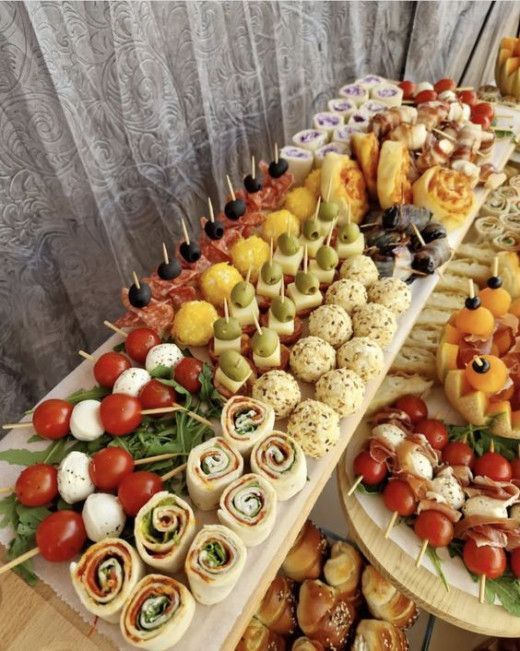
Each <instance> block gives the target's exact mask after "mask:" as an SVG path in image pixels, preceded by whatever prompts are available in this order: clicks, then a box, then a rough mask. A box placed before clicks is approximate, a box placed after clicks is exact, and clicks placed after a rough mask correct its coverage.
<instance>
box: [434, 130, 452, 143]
mask: <svg viewBox="0 0 520 651" xmlns="http://www.w3.org/2000/svg"><path fill="white" fill-rule="evenodd" d="M432 131H434V132H435V133H437V134H439V136H442V137H443V138H445V139H446V140H450V141H451V142H457V138H455V136H452V135H451V133H444V131H441V130H440V129H432Z"/></svg>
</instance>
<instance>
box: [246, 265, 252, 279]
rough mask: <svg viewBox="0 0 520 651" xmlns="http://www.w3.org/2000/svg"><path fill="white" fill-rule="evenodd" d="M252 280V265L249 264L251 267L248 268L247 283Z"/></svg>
mask: <svg viewBox="0 0 520 651" xmlns="http://www.w3.org/2000/svg"><path fill="white" fill-rule="evenodd" d="M250 280H251V265H249V268H248V270H247V274H246V283H248V282H249V281H250Z"/></svg>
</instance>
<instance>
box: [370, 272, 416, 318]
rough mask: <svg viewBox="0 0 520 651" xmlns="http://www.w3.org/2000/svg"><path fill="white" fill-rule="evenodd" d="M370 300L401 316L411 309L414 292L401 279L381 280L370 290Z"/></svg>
mask: <svg viewBox="0 0 520 651" xmlns="http://www.w3.org/2000/svg"><path fill="white" fill-rule="evenodd" d="M368 300H369V301H370V302H371V303H380V304H381V305H384V306H385V307H387V308H388V309H389V310H392V312H393V313H394V314H395V315H397V316H399V314H403V312H406V310H407V309H408V308H409V307H410V303H411V301H412V292H411V291H410V288H409V287H408V285H407V284H406V283H405V282H404V281H402V280H401V279H400V278H381V279H379V280H376V282H375V283H373V284H372V285H370V287H369V288H368Z"/></svg>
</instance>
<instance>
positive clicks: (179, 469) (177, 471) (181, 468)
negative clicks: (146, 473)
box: [161, 463, 188, 481]
mask: <svg viewBox="0 0 520 651" xmlns="http://www.w3.org/2000/svg"><path fill="white" fill-rule="evenodd" d="M187 467H188V464H187V463H183V464H182V466H178V467H177V468H174V469H173V470H170V472H167V473H166V474H165V475H162V476H161V479H162V480H163V481H168V479H172V478H173V477H175V476H176V475H180V474H181V472H184V471H185V470H186V468H187Z"/></svg>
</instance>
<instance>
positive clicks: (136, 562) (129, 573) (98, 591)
mask: <svg viewBox="0 0 520 651" xmlns="http://www.w3.org/2000/svg"><path fill="white" fill-rule="evenodd" d="M70 576H71V579H72V586H73V587H74V590H75V591H76V594H77V595H78V597H79V599H80V601H81V603H82V604H83V605H84V606H85V608H86V609H87V610H88V611H89V613H92V614H93V615H95V616H96V617H100V618H101V619H104V620H105V621H107V622H110V623H115V622H118V621H119V617H120V613H121V610H122V608H123V606H124V605H125V602H126V601H127V599H128V597H129V596H130V593H131V592H132V590H133V589H134V588H135V586H136V584H137V582H138V581H139V580H140V579H141V578H142V577H143V576H144V564H143V561H142V560H141V559H140V558H139V555H138V553H137V552H136V551H135V549H134V548H133V547H132V546H131V545H129V544H128V543H127V542H126V541H125V540H121V539H120V538H105V539H104V540H101V541H100V542H98V543H96V544H95V545H92V546H91V547H89V548H88V549H87V550H86V551H85V552H84V553H83V554H82V556H81V558H80V559H79V561H77V562H74V563H71V564H70Z"/></svg>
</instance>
